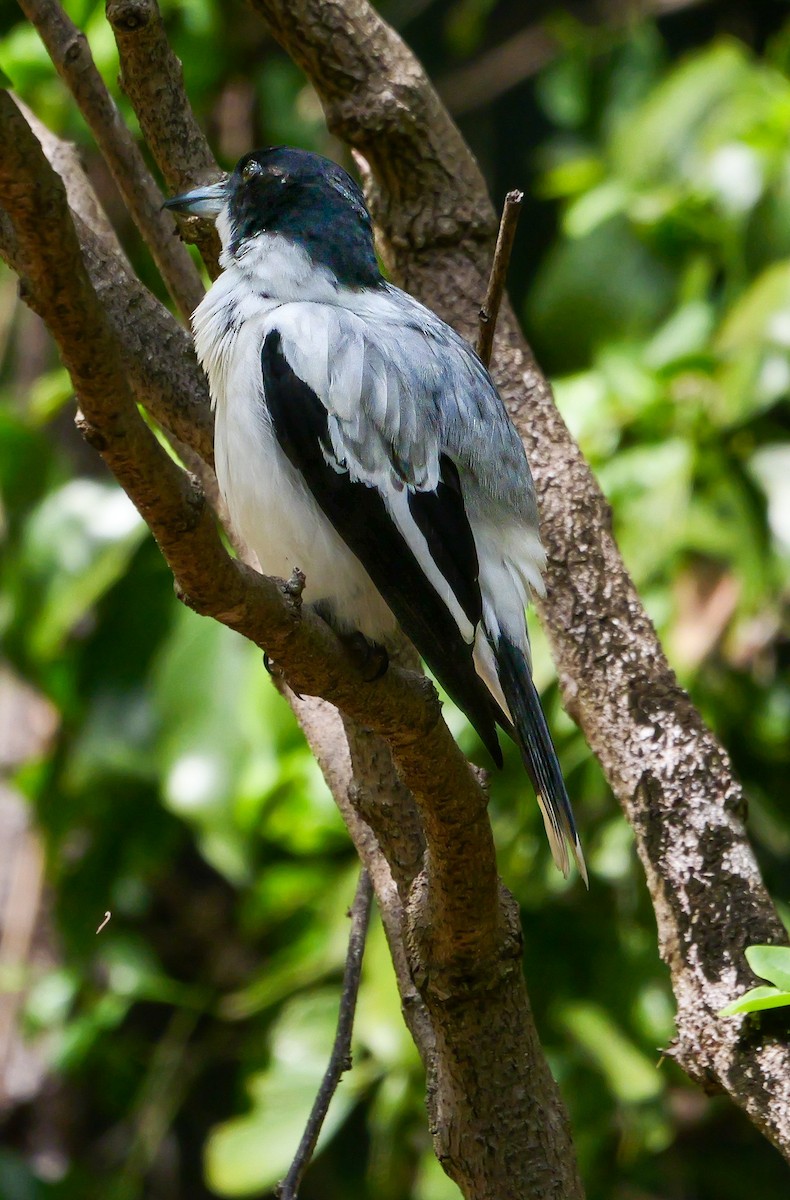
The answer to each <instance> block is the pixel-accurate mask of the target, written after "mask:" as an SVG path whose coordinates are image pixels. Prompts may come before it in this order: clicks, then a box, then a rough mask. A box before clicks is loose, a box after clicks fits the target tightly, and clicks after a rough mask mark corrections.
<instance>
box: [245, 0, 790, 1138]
mask: <svg viewBox="0 0 790 1200" xmlns="http://www.w3.org/2000/svg"><path fill="white" fill-rule="evenodd" d="M251 2H252V5H253V8H255V9H256V10H257V11H259V12H260V13H261V14H262V15H263V16H265V17H266V18H267V20H268V22H269V24H270V25H271V28H272V31H273V32H274V35H275V36H276V37H277V39H278V41H280V42H281V44H282V45H283V46H284V47H285V48H286V49H287V50H288V51H289V53H290V54H291V55H292V56H293V57H294V59H295V60H296V61H297V62H298V63H299V64H300V65H301V66H302V67H303V68H304V70H305V71H306V73H307V75H308V76H309V78H310V80H311V82H312V83H313V85H314V87H315V88H316V90H317V91H318V93H319V95H320V96H321V98H322V101H323V103H324V108H325V112H326V116H327V122H328V124H329V126H330V128H331V130H332V132H333V133H335V134H336V135H337V136H339V137H341V138H344V139H345V140H346V141H348V142H349V143H350V144H351V145H352V146H354V147H356V148H357V150H358V152H359V155H360V158H361V165H362V168H363V171H364V172H365V173H366V177H367V185H368V195H369V199H370V201H371V205H372V208H373V210H374V217H375V220H376V222H377V227H378V233H379V238H380V242H379V244H380V249H381V251H382V254H383V256H384V258H385V261H386V262H387V264H388V266H389V268H390V270H391V271H392V273H393V275H394V276H395V278H396V279H397V280H398V281H399V282H400V283H401V284H402V285H403V286H405V287H407V288H408V290H409V291H411V292H413V293H414V294H415V295H416V296H418V297H419V298H420V299H421V300H423V301H424V302H425V303H427V304H428V305H429V306H430V307H432V308H434V309H435V310H436V311H437V312H439V313H440V314H441V315H442V316H444V317H445V318H446V319H448V320H450V321H451V322H452V323H453V324H454V325H455V326H456V327H457V328H459V329H460V330H461V332H463V333H465V334H466V335H467V336H472V337H473V336H474V315H475V314H474V304H473V301H472V299H471V298H472V297H474V296H480V295H482V294H483V292H484V288H485V282H486V278H487V274H488V264H489V262H490V255H491V249H490V247H491V241H492V239H493V233H494V219H493V212H492V209H491V204H490V200H489V198H488V195H487V193H486V189H485V185H484V182H483V179H482V177H481V175H480V172H479V170H478V168H477V166H476V164H475V163H474V160H473V159H472V157H471V154H470V153H469V151H468V149H467V148H466V147H465V145H464V143H463V141H462V139H461V137H460V134H459V133H458V130H457V129H456V128H455V126H454V125H453V124H452V122H451V121H450V118H449V117H448V115H447V113H446V111H445V110H444V109H443V108H442V106H441V104H440V102H439V100H438V98H437V96H436V93H435V92H434V90H433V88H432V87H431V86H430V84H429V83H428V81H427V79H426V78H425V75H424V73H423V72H422V70H421V68H420V67H419V65H418V63H417V62H416V60H415V59H414V57H413V56H412V55H411V53H410V52H409V51H408V50H407V48H406V47H405V46H404V45H403V43H402V42H401V40H400V39H399V38H398V37H397V35H396V34H395V33H394V32H393V31H392V30H391V29H390V28H389V27H388V26H387V25H386V24H385V23H384V22H383V21H382V20H381V18H380V17H378V16H377V15H376V14H375V13H374V12H373V10H372V9H371V8H370V6H369V5H368V4H367V3H366V2H365V0H343V3H335V4H327V3H325V0H297V2H296V3H293V2H289V0H251ZM383 80H386V86H384V85H383V83H382V81H383ZM499 345H500V349H499V351H498V355H497V364H496V370H495V376H496V379H497V382H498V384H499V387H500V391H501V392H502V395H503V398H504V399H505V402H506V404H507V406H508V408H509V411H510V413H511V415H512V417H513V419H514V420H515V422H516V424H517V426H518V428H519V430H520V432H521V434H522V437H523V439H524V443H525V446H526V448H527V452H528V454H529V458H530V465H531V467H532V471H533V474H534V477H535V481H536V484H537V488H538V492H539V498H540V502H541V517H542V530H543V537H544V541H545V543H546V546H547V550H548V553H549V567H548V573H547V584H548V594H549V597H550V603H546V604H543V605H541V616H542V619H543V621H544V624H545V625H546V627H547V629H548V632H549V635H550V638H551V642H552V646H553V649H554V654H555V659H556V661H557V665H558V669H559V673H560V681H561V684H562V688H563V693H564V696H565V701H566V705H567V706H568V708H569V711H571V712H572V714H573V715H574V717H575V718H576V719H577V720H578V721H579V723H580V725H581V727H582V729H583V730H584V733H585V735H586V737H587V740H588V742H589V744H590V746H591V748H592V749H593V751H594V752H595V753H596V755H597V756H598V758H599V759H600V761H601V764H602V766H603V769H604V771H605V773H606V776H607V778H608V780H609V782H610V784H611V786H612V788H613V790H614V792H615V795H616V796H617V797H618V799H619V800H620V802H621V803H622V804H623V806H624V808H625V810H626V813H627V815H628V817H629V820H630V821H631V824H632V825H633V827H634V830H635V833H636V839H637V846H638V850H639V854H640V857H641V859H642V862H643V864H644V866H645V871H646V875H647V881H648V886H649V888H650V892H651V896H652V899H653V903H654V906H655V910H656V917H657V920H658V925H659V936H660V945H661V951H662V954H663V956H664V958H665V960H666V961H667V963H668V964H669V967H670V970H671V974H672V983H673V988H674V991H675V996H676V999H677V1002H678V1017H677V1038H676V1042H675V1045H674V1048H673V1053H674V1055H675V1057H676V1058H677V1060H678V1061H679V1062H680V1064H681V1065H682V1066H683V1067H684V1069H685V1070H687V1071H688V1072H689V1074H691V1075H692V1076H693V1077H694V1078H696V1079H699V1080H701V1081H703V1082H704V1083H705V1084H706V1085H707V1086H709V1087H710V1086H712V1085H714V1086H718V1087H720V1088H722V1089H723V1090H724V1091H726V1092H728V1093H729V1095H730V1096H731V1097H732V1099H733V1100H734V1101H735V1103H736V1104H738V1105H739V1106H740V1107H742V1108H743V1109H744V1110H745V1111H746V1112H747V1113H748V1115H749V1116H750V1117H751V1119H752V1120H753V1121H754V1123H755V1124H756V1125H757V1127H758V1128H760V1129H761V1130H762V1131H763V1132H764V1133H765V1134H766V1135H767V1136H768V1137H769V1138H771V1140H772V1141H774V1143H775V1144H776V1145H777V1146H778V1147H779V1148H780V1149H781V1150H782V1151H783V1152H784V1153H785V1155H787V1156H790V1048H788V1047H787V1045H785V1044H782V1043H780V1042H778V1041H777V1039H776V1038H775V1037H773V1036H772V1035H771V1034H770V1033H768V1032H761V1031H759V1030H758V1031H755V1030H751V1029H749V1028H747V1027H746V1026H745V1025H744V1024H743V1023H741V1022H738V1021H726V1022H725V1021H720V1020H718V1019H717V1017H716V1013H717V1012H718V1010H719V1009H720V1008H721V1007H722V1005H723V1004H724V1003H725V1002H726V1000H728V999H729V998H730V997H731V996H732V995H734V994H736V993H737V992H738V991H739V990H741V989H743V988H745V987H747V986H749V985H750V984H751V982H752V980H751V977H750V972H749V970H748V967H747V965H746V962H745V960H744V957H743V950H744V948H745V947H746V946H747V945H749V944H751V943H756V942H760V943H770V944H784V943H786V941H787V935H786V934H785V932H784V929H783V927H782V925H781V922H780V921H779V918H778V916H777V914H776V912H775V910H774V908H773V906H772V904H771V902H770V899H769V897H768V895H767V894H766V892H765V888H764V886H763V884H762V880H761V879H760V875H759V871H758V868H757V865H756V863H755V860H754V856H753V854H752V851H751V848H750V846H749V844H748V841H747V838H746V834H745V831H744V828H743V824H742V820H741V815H742V813H743V811H744V805H743V797H742V792H741V789H740V786H739V785H738V783H737V781H736V780H735V779H734V777H733V775H732V771H731V768H730V764H729V762H728V759H727V757H726V754H725V753H724V752H723V750H722V749H721V747H720V746H719V745H718V743H717V742H716V740H715V738H714V737H713V736H712V734H711V733H710V731H709V730H707V729H706V728H705V726H704V723H703V722H702V719H701V717H700V716H699V714H698V713H697V711H696V710H695V709H694V707H693V705H692V704H691V703H690V701H689V699H688V697H687V696H686V695H685V694H684V693H683V691H682V689H681V688H680V687H679V685H678V683H677V680H676V679H675V677H674V675H673V673H672V672H671V670H670V668H669V666H668V664H667V661H666V658H665V656H664V654H663V651H662V649H661V646H660V644H659V642H658V639H657V637H656V634H655V631H654V629H653V627H652V625H651V623H650V620H649V618H648V617H647V615H646V613H645V611H644V608H643V607H642V604H641V602H640V600H639V598H638V595H637V593H636V590H635V588H634V586H633V583H632V581H631V580H630V578H629V576H628V573H627V572H626V570H625V567H624V565H623V562H622V560H621V558H620V555H619V552H618V550H617V547H616V545H615V542H614V539H613V537H612V534H611V528H610V524H611V522H610V515H609V510H608V507H607V505H606V502H605V500H604V498H603V496H602V495H601V492H600V489H599V488H598V486H597V484H596V482H595V480H594V479H593V477H592V475H591V473H590V471H589V469H588V467H587V466H586V464H585V463H584V461H583V459H582V456H581V454H580V452H579V450H578V447H577V446H576V445H575V443H574V442H573V440H572V439H571V437H570V435H569V434H568V432H567V430H566V428H565V426H564V424H563V422H562V419H561V418H560V416H559V414H558V413H557V410H556V408H555V407H554V404H553V401H552V397H551V393H550V389H549V387H548V385H547V383H546V381H545V379H543V377H542V376H541V374H540V372H539V371H538V370H537V368H536V366H535V364H534V362H533V360H532V357H531V355H530V352H529V349H528V347H527V345H526V343H525V342H524V339H523V336H522V334H521V332H520V331H519V329H518V326H517V324H516V322H515V320H514V318H513V314H512V312H511V311H510V310H509V308H508V306H507V305H505V306H503V312H502V316H501V318H500V337H499Z"/></svg>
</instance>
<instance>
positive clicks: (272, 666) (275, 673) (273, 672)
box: [263, 650, 304, 700]
mask: <svg viewBox="0 0 790 1200" xmlns="http://www.w3.org/2000/svg"><path fill="white" fill-rule="evenodd" d="M263 669H264V671H265V672H266V674H267V675H268V676H269V677H270V678H271V679H273V680H274V683H275V686H277V685H278V684H283V683H285V682H286V679H285V672H284V671H283V669H282V668H281V667H280V666H278V664H277V663H276V662H275V661H274V659H273V658H270V657H269V653H268V651H267V650H264V652H263ZM291 691H292V692H293V694H294V696H296V698H297V700H303V699H304V697H303V696H301V695H300V694H299V692H297V691H296V689H295V688H291Z"/></svg>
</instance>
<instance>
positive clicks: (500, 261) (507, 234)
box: [477, 190, 524, 366]
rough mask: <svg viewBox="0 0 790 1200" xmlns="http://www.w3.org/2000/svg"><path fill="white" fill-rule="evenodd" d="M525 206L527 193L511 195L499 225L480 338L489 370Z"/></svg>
mask: <svg viewBox="0 0 790 1200" xmlns="http://www.w3.org/2000/svg"><path fill="white" fill-rule="evenodd" d="M523 202H524V193H523V192H520V191H518V190H514V191H512V192H508V194H507V196H505V207H504V208H503V209H502V220H501V221H500V222H499V233H498V234H497V239H496V250H495V251H494V262H493V264H492V266H491V276H490V278H489V280H488V290H487V291H486V298H485V300H484V301H483V307H482V308H481V309H480V326H479V329H478V334H477V354H478V357H479V358H480V360H481V362H483V363H484V364H485V366H488V365H489V363H490V362H491V351H492V350H493V348H494V333H495V331H496V322H497V317H498V316H499V306H500V305H501V303H502V296H503V295H504V292H505V280H506V279H507V269H508V265H509V263H510V252H511V250H512V249H513V239H514V238H515V236H516V225H517V224H518V219H519V217H520V216H521V205H522V204H523Z"/></svg>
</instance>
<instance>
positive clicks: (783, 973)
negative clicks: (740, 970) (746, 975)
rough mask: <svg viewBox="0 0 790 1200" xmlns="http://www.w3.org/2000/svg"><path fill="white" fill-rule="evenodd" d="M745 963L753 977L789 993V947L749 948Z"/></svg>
mask: <svg viewBox="0 0 790 1200" xmlns="http://www.w3.org/2000/svg"><path fill="white" fill-rule="evenodd" d="M746 961H747V963H748V964H749V966H750V967H751V968H752V970H753V971H754V973H755V975H759V976H760V978H761V979H767V980H768V982H769V983H773V984H775V985H776V987H778V988H780V989H781V990H784V991H790V946H749V948H748V949H747V951H746Z"/></svg>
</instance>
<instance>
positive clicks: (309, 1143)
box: [276, 867, 373, 1200]
mask: <svg viewBox="0 0 790 1200" xmlns="http://www.w3.org/2000/svg"><path fill="white" fill-rule="evenodd" d="M372 899H373V888H372V886H371V883H370V876H369V875H368V873H367V871H366V870H365V868H364V867H363V868H362V870H361V871H360V873H359V882H358V883H357V890H356V894H355V896H354V903H353V904H352V905H351V910H350V916H351V933H350V934H349V938H348V951H347V953H346V968H345V971H344V972H343V990H342V992H341V995H340V1012H339V1014H338V1019H337V1031H336V1033H335V1040H334V1043H333V1045H332V1054H331V1057H330V1059H329V1065H328V1066H327V1069H326V1071H325V1073H324V1078H323V1079H322V1080H321V1086H320V1087H319V1089H318V1095H317V1096H316V1098H315V1101H314V1102H313V1107H312V1109H311V1110H310V1116H309V1117H308V1118H307V1125H306V1126H305V1131H304V1133H303V1134H302V1140H301V1142H300V1143H299V1149H298V1150H297V1151H296V1155H295V1157H294V1160H293V1162H292V1163H291V1166H290V1169H289V1171H288V1174H287V1175H286V1177H285V1179H284V1180H283V1181H282V1183H280V1184H279V1185H278V1187H277V1192H276V1194H277V1196H278V1197H279V1200H296V1197H297V1195H298V1194H299V1187H300V1184H301V1182H302V1178H303V1176H304V1173H305V1171H306V1170H307V1168H308V1166H309V1164H310V1159H311V1158H312V1157H313V1151H314V1150H315V1145H316V1142H317V1141H318V1135H319V1134H320V1132H321V1126H322V1125H323V1123H324V1118H325V1117H326V1114H327V1111H328V1109H329V1104H330V1101H331V1099H332V1097H333V1096H334V1094H335V1092H336V1091H337V1085H338V1084H339V1083H340V1077H341V1075H342V1074H343V1072H344V1071H348V1070H349V1068H350V1067H351V1033H352V1030H353V1027H354V1013H355V1012H356V1007H357V994H358V992H359V979H360V975H361V974H362V955H363V954H364V952H365V938H366V936H367V931H368V920H369V918H370V907H371V902H372Z"/></svg>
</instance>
